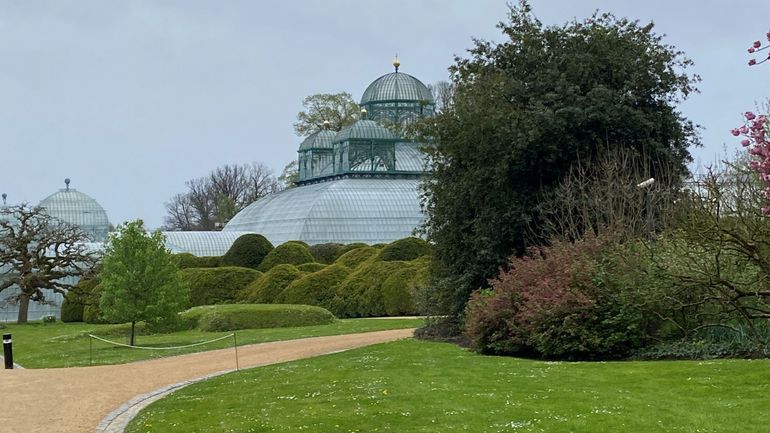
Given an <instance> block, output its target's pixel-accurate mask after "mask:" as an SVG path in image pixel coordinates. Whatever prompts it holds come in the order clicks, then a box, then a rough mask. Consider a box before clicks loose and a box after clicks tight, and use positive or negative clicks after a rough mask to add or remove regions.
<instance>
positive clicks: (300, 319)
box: [180, 304, 336, 332]
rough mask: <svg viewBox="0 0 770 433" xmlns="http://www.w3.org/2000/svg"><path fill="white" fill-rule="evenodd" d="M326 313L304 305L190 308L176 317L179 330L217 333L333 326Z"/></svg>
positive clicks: (240, 305) (329, 314)
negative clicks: (178, 320) (329, 324)
mask: <svg viewBox="0 0 770 433" xmlns="http://www.w3.org/2000/svg"><path fill="white" fill-rule="evenodd" d="M335 320H336V318H335V317H334V315H333V314H332V313H330V312H329V311H328V310H325V309H323V308H320V307H312V306H308V305H264V304H233V305H205V306H200V307H193V308H191V309H189V310H187V311H184V312H182V313H181V314H180V327H181V328H182V329H198V330H200V331H208V332H221V331H235V330H237V329H258V328H285V327H290V326H311V325H324V324H328V323H333V322H334V321H335Z"/></svg>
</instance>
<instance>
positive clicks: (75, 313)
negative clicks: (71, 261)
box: [61, 277, 99, 322]
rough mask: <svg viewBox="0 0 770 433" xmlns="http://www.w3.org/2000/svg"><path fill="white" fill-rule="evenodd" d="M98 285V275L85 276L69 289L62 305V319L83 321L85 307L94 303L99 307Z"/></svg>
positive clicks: (65, 320)
mask: <svg viewBox="0 0 770 433" xmlns="http://www.w3.org/2000/svg"><path fill="white" fill-rule="evenodd" d="M98 285H99V278H98V277H95V278H84V279H82V280H80V281H78V283H77V284H75V286H73V287H72V288H71V289H70V290H68V291H67V294H66V295H64V302H62V306H61V321H62V322H83V321H84V320H83V312H84V310H85V307H86V306H87V305H94V304H95V305H96V306H97V307H98V305H99V293H97V292H96V291H95V289H96V286H98ZM92 314H93V313H92ZM91 318H93V317H91Z"/></svg>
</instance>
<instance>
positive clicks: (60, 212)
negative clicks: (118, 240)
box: [40, 179, 110, 242]
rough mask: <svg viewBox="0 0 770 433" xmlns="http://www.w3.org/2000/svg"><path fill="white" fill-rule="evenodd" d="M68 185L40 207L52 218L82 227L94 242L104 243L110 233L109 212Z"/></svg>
mask: <svg viewBox="0 0 770 433" xmlns="http://www.w3.org/2000/svg"><path fill="white" fill-rule="evenodd" d="M68 180H69V179H68ZM67 183H68V186H67V188H65V189H60V190H59V191H58V192H55V193H53V194H51V195H49V196H48V197H46V198H44V199H43V200H42V201H41V202H40V206H41V207H43V208H45V210H46V212H48V214H49V215H51V216H52V217H55V218H58V219H60V220H62V221H64V222H68V223H70V224H74V225H76V226H78V227H80V229H81V230H83V231H84V232H86V233H88V234H89V235H90V236H91V237H92V239H93V240H94V241H97V242H101V241H104V240H105V239H106V238H107V233H109V231H110V220H109V219H108V218H107V212H105V211H104V208H103V207H102V206H101V205H100V204H99V203H98V202H97V201H96V200H94V199H93V198H91V197H90V196H88V195H87V194H83V193H82V192H80V191H77V190H75V189H73V188H70V187H69V182H67Z"/></svg>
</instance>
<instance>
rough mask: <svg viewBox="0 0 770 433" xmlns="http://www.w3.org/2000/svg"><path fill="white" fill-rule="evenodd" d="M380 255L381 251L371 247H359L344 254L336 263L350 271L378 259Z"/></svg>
mask: <svg viewBox="0 0 770 433" xmlns="http://www.w3.org/2000/svg"><path fill="white" fill-rule="evenodd" d="M378 253H379V250H377V249H376V248H372V247H370V246H363V247H358V248H355V249H352V250H350V251H348V252H346V253H344V254H342V255H341V256H339V258H337V260H335V261H334V263H336V264H338V265H342V266H345V267H347V268H350V269H356V268H357V267H359V266H360V265H361V264H362V263H364V262H366V261H367V260H369V259H371V258H373V257H376V256H377V254H378Z"/></svg>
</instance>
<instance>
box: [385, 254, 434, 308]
mask: <svg viewBox="0 0 770 433" xmlns="http://www.w3.org/2000/svg"><path fill="white" fill-rule="evenodd" d="M428 276H429V274H428V268H427V267H426V266H423V265H422V264H421V263H419V262H417V261H416V260H415V261H412V262H409V264H408V266H407V265H405V266H404V267H403V268H402V269H399V270H397V271H396V272H394V273H393V274H392V275H391V276H389V277H388V278H387V279H386V280H385V281H384V282H383V283H382V302H383V305H384V307H385V314H387V315H388V316H406V315H413V314H418V311H417V305H416V302H415V297H416V295H417V293H418V291H420V290H423V289H424V288H425V286H427V284H428Z"/></svg>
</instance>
